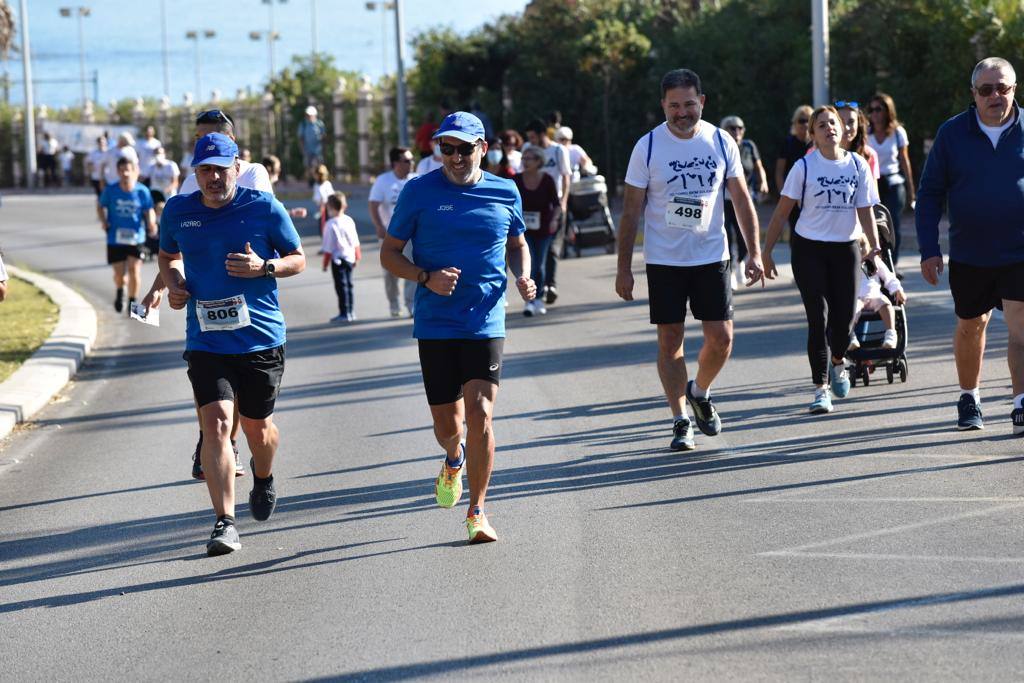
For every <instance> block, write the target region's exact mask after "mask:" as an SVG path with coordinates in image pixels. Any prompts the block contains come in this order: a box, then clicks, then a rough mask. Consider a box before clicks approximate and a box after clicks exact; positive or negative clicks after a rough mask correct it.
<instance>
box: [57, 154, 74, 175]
mask: <svg viewBox="0 0 1024 683" xmlns="http://www.w3.org/2000/svg"><path fill="white" fill-rule="evenodd" d="M59 156H60V170H62V171H64V172H65V173H70V172H71V166H72V164H74V163H75V153H74V152H72V151H71V150H68V151H66V152H61V153H60V155H59Z"/></svg>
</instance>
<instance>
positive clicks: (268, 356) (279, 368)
mask: <svg viewBox="0 0 1024 683" xmlns="http://www.w3.org/2000/svg"><path fill="white" fill-rule="evenodd" d="M182 358H184V359H185V360H186V361H188V378H189V380H190V381H191V382H192V393H193V394H194V395H195V397H196V405H198V406H199V407H200V408H202V407H203V406H205V405H207V404H208V403H213V402H214V401H234V400H236V399H237V402H238V412H239V414H240V415H243V416H245V417H248V418H250V419H252V420H262V419H263V418H265V417H267V416H268V415H271V414H273V412H274V403H275V402H276V401H277V395H278V392H279V391H280V390H281V377H282V376H283V375H284V345H281V346H277V347H274V348H272V349H267V350H266V351H254V352H252V353H239V354H227V353H210V352H208V351H186V352H185V353H184V354H183V355H182Z"/></svg>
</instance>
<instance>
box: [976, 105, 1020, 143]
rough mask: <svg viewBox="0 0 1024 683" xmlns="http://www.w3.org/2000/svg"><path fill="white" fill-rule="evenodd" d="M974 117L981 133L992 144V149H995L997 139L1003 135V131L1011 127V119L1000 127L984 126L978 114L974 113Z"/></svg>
mask: <svg viewBox="0 0 1024 683" xmlns="http://www.w3.org/2000/svg"><path fill="white" fill-rule="evenodd" d="M974 116H975V117H977V119H978V126H979V127H980V128H981V132H983V133H984V134H985V135H987V136H988V139H989V140H990V141H991V142H992V149H995V148H996V145H998V144H999V138H1000V136H1001V135H1002V134H1003V131H1004V130H1006V129H1007V128H1009V127H1010V126H1012V125H1013V123H1014V121H1013V117H1010V120H1009V121H1007V122H1006V123H1004V124H1003V125H1001V126H986V125H985V124H984V123H982V122H981V117H980V116H978V112H977V111H975V112H974Z"/></svg>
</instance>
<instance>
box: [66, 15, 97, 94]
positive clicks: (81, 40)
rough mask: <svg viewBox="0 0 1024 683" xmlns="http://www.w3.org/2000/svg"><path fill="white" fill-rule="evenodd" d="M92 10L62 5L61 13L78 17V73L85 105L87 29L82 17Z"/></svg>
mask: <svg viewBox="0 0 1024 683" xmlns="http://www.w3.org/2000/svg"><path fill="white" fill-rule="evenodd" d="M91 12H92V10H90V9H89V8H88V7H82V6H81V5H79V6H78V7H61V8H60V15H61V16H62V17H70V16H71V15H75V16H76V17H77V18H78V74H79V79H80V80H81V84H82V106H83V107H84V106H85V100H86V99H87V98H86V95H85V30H84V28H83V27H82V19H84V18H85V17H87V16H89V14H90V13H91Z"/></svg>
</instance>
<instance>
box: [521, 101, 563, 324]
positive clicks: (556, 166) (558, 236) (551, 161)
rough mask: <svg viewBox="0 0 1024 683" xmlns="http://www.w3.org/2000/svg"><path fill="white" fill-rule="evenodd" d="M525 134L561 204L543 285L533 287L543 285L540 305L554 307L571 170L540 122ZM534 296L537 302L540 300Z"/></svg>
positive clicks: (560, 147)
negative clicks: (539, 154) (538, 153)
mask: <svg viewBox="0 0 1024 683" xmlns="http://www.w3.org/2000/svg"><path fill="white" fill-rule="evenodd" d="M526 134H527V137H529V139H530V145H531V146H536V147H539V148H540V149H541V151H542V152H543V153H544V167H543V168H542V169H541V170H542V171H544V172H545V173H547V174H548V175H549V176H551V179H552V180H554V181H555V190H556V191H557V192H558V201H559V202H561V204H562V224H561V225H560V226H559V228H558V231H557V232H556V233H555V234H554V237H553V238H552V240H551V247H550V248H549V249H548V256H547V263H546V264H545V265H544V274H545V280H546V282H543V283H541V282H538V283H537V286H538V287H541V286H542V285H543V287H544V290H543V293H544V302H545V303H548V304H553V303H555V299H557V298H558V287H557V286H556V284H555V274H556V271H557V270H558V259H559V258H560V257H561V255H562V244H563V243H564V242H565V217H566V215H567V214H566V209H567V207H568V206H569V184H570V183H571V181H572V166H571V165H570V164H569V150H568V149H566V148H565V146H564V145H560V144H558V143H556V142H554V141H552V140H551V138H549V137H548V127H547V126H546V125H545V124H544V122H543V121H541V120H540V119H534V120H533V121H531V122H530V123H529V124H528V125H527V126H526ZM540 297H541V295H540V294H538V295H537V298H538V299H540Z"/></svg>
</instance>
